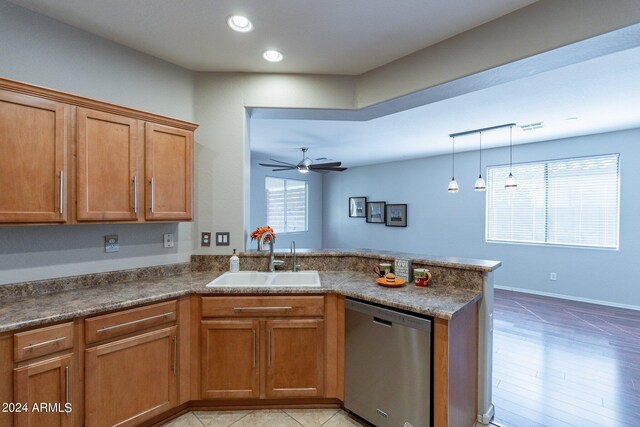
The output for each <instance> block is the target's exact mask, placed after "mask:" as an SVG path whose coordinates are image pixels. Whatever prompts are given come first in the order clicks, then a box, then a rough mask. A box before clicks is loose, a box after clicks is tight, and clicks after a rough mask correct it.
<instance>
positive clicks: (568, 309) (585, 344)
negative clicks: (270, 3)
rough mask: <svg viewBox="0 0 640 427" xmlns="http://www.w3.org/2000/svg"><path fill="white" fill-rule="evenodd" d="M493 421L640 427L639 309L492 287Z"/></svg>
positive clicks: (527, 426) (528, 426)
mask: <svg viewBox="0 0 640 427" xmlns="http://www.w3.org/2000/svg"><path fill="white" fill-rule="evenodd" d="M494 319H495V320H494V359H493V402H494V404H495V406H496V415H495V419H494V423H495V424H497V425H499V426H504V427H541V426H545V427H556V426H558V427H569V426H572V427H573V426H575V427H589V426H606V427H618V426H620V427H622V426H624V427H626V426H629V427H637V426H640V311H633V310H625V309H618V308H612V307H605V306H600V305H594V304H587V303H580V302H574V301H567V300H561V299H556V298H549V297H541V296H534V295H528V294H523V293H518V292H510V291H504V290H496V291H495V312H494Z"/></svg>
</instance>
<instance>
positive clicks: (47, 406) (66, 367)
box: [13, 354, 73, 427]
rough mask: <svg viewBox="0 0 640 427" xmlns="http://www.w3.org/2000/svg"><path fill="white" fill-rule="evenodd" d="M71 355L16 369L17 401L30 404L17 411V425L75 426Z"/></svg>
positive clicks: (15, 395)
mask: <svg viewBox="0 0 640 427" xmlns="http://www.w3.org/2000/svg"><path fill="white" fill-rule="evenodd" d="M71 358H72V356H71V355H70V354H69V355H66V356H62V357H56V358H54V359H48V360H45V361H43V362H37V363H32V364H29V365H26V366H23V367H21V368H16V369H14V371H13V373H14V383H13V387H14V392H13V394H14V401H15V402H16V403H18V402H19V403H21V404H25V403H26V404H27V411H26V412H17V413H15V414H14V426H16V427H58V426H60V427H69V426H72V425H73V416H72V415H71V412H70V411H72V410H73V404H72V399H71V396H72V390H71V385H72V384H73V382H72V381H73V380H72V375H73V371H72V369H71V367H72V365H71ZM65 410H68V411H69V412H65Z"/></svg>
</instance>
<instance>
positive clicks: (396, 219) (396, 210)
mask: <svg viewBox="0 0 640 427" xmlns="http://www.w3.org/2000/svg"><path fill="white" fill-rule="evenodd" d="M385 211H386V212H385V225H386V226H387V227H406V226H407V205H406V204H388V205H386V209H385Z"/></svg>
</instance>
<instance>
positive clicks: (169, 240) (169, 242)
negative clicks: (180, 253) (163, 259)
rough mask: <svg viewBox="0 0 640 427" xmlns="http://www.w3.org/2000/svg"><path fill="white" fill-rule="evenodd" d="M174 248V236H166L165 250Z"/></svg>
mask: <svg viewBox="0 0 640 427" xmlns="http://www.w3.org/2000/svg"><path fill="white" fill-rule="evenodd" d="M173 246H174V242H173V234H172V233H170V234H165V235H164V247H165V248H172V247H173Z"/></svg>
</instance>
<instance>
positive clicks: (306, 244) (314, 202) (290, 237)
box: [247, 156, 322, 249]
mask: <svg viewBox="0 0 640 427" xmlns="http://www.w3.org/2000/svg"><path fill="white" fill-rule="evenodd" d="M276 157H277V156H276ZM263 160H265V159H262V160H259V159H251V221H250V223H249V230H248V231H249V232H251V231H253V230H255V229H256V227H260V226H263V225H268V224H267V223H266V216H267V214H266V212H267V210H266V197H265V192H264V180H265V178H266V177H268V176H271V177H275V178H290V179H297V180H299V181H307V182H308V191H309V193H308V203H309V206H308V217H307V221H308V222H307V224H308V228H309V230H308V231H306V232H299V233H286V234H284V233H280V234H278V235H277V236H276V249H287V248H289V247H290V246H291V242H292V241H295V242H296V248H298V249H302V248H305V249H319V248H322V175H321V174H318V173H308V174H306V175H301V174H300V173H298V171H290V172H288V171H283V172H272V171H271V169H270V168H265V167H263V166H260V165H258V162H261V161H263ZM247 239H248V240H247V248H248V249H255V248H256V243H255V241H254V242H251V238H250V237H248V236H247Z"/></svg>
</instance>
